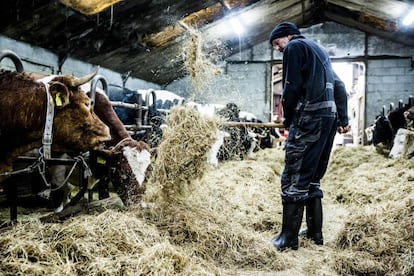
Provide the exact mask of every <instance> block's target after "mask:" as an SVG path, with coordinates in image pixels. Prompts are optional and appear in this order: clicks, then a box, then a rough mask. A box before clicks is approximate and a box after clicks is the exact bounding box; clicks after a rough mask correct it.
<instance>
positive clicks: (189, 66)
mask: <svg viewBox="0 0 414 276" xmlns="http://www.w3.org/2000/svg"><path fill="white" fill-rule="evenodd" d="M202 45H203V43H202V38H201V33H200V32H199V31H197V30H194V29H189V38H188V39H187V41H186V43H185V44H184V47H183V54H184V69H185V71H186V72H187V73H188V75H189V77H190V81H191V86H192V87H191V88H192V89H191V91H192V93H194V95H190V98H192V99H195V100H197V101H203V100H205V96H203V91H204V90H205V88H206V87H207V86H208V85H209V83H211V81H212V80H213V78H215V77H217V76H218V75H220V74H221V73H222V72H221V71H222V70H221V69H220V68H219V67H218V66H217V65H215V64H214V63H213V62H212V61H211V60H210V59H209V58H208V57H207V56H206V55H205V54H204V53H203V49H202Z"/></svg>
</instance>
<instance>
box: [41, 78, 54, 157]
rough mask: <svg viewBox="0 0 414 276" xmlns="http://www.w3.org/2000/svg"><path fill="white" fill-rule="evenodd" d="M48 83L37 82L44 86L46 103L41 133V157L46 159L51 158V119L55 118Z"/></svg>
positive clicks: (44, 80) (42, 80)
mask: <svg viewBox="0 0 414 276" xmlns="http://www.w3.org/2000/svg"><path fill="white" fill-rule="evenodd" d="M49 81H50V79H48V78H44V79H40V80H38V82H41V83H43V84H44V85H45V88H46V102H47V110H46V121H45V129H44V131H43V138H42V144H43V156H44V158H46V159H50V158H52V138H53V134H52V130H53V118H54V116H55V108H54V106H53V101H52V96H51V95H50V92H49Z"/></svg>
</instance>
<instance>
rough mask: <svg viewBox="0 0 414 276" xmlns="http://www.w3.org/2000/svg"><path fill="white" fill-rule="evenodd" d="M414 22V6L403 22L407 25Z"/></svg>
mask: <svg viewBox="0 0 414 276" xmlns="http://www.w3.org/2000/svg"><path fill="white" fill-rule="evenodd" d="M413 22H414V8H413V9H412V10H411V11H410V12H409V13H408V14H407V15H406V16H405V17H404V19H403V21H402V23H403V25H405V26H408V25H411V24H412V23H413Z"/></svg>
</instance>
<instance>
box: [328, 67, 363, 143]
mask: <svg viewBox="0 0 414 276" xmlns="http://www.w3.org/2000/svg"><path fill="white" fill-rule="evenodd" d="M332 67H333V69H334V70H335V72H336V74H337V75H338V76H339V77H340V78H341V80H342V81H343V82H344V83H345V87H346V91H347V92H348V116H349V125H350V126H351V131H350V132H348V133H346V134H337V135H336V137H335V144H336V145H349V144H353V145H362V144H364V133H365V131H364V129H365V125H364V122H365V68H366V66H365V64H364V63H363V62H336V61H333V62H332Z"/></svg>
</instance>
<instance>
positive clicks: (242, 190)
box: [0, 110, 414, 275]
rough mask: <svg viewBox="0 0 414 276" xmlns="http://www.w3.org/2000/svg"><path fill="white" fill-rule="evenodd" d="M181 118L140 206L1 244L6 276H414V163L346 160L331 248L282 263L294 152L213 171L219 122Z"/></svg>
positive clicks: (336, 167)
mask: <svg viewBox="0 0 414 276" xmlns="http://www.w3.org/2000/svg"><path fill="white" fill-rule="evenodd" d="M176 111H177V113H175V111H174V112H173V113H172V114H171V117H170V118H169V119H170V120H172V121H171V122H170V123H171V127H170V130H169V132H168V134H166V135H165V138H164V139H165V140H164V141H163V142H162V146H161V147H160V149H159V152H158V158H157V160H156V161H155V164H154V175H153V176H152V177H151V179H150V181H149V183H148V191H147V194H146V195H145V197H144V199H143V200H144V201H143V202H141V204H140V205H136V206H131V207H130V208H129V209H127V210H123V211H116V210H106V211H104V212H102V213H95V214H88V215H79V216H76V217H73V218H70V219H69V220H66V221H64V222H62V223H41V222H39V220H38V219H37V218H36V217H33V218H29V219H25V220H21V222H20V223H18V224H17V225H15V226H14V227H13V228H10V229H3V230H2V231H1V233H0V256H1V263H0V274H2V275H16V274H30V275H43V274H48V275H286V274H287V273H288V274H289V275H412V274H413V273H414V262H413V260H414V229H413V225H414V215H413V214H414V192H413V181H414V176H413V173H412V168H413V166H414V163H413V161H412V160H411V159H409V160H407V159H399V160H390V159H387V158H385V157H383V156H382V155H379V154H378V153H376V152H375V150H373V149H372V148H370V147H344V148H338V149H336V150H335V151H334V153H333V156H332V159H331V164H330V167H329V170H328V173H327V175H326V177H325V179H324V183H323V184H322V186H323V188H324V191H325V198H324V210H325V213H324V215H325V217H324V235H325V245H324V246H316V245H314V244H313V243H311V242H309V241H307V240H305V239H303V238H301V239H300V243H301V244H300V248H299V250H298V251H287V252H283V253H280V252H277V251H275V250H274V249H273V247H272V246H271V244H270V240H271V238H272V237H273V236H274V235H276V234H277V233H278V232H279V231H280V227H281V209H282V208H281V201H280V196H279V192H280V188H279V179H280V173H281V171H282V169H283V157H284V153H283V150H281V149H277V148H274V149H266V150H262V151H259V152H257V153H256V154H255V155H254V156H253V157H252V158H250V159H245V160H243V161H228V162H224V163H220V165H219V167H217V168H214V167H210V166H208V165H206V164H205V151H206V149H207V148H208V147H207V146H208V143H211V140H209V139H211V138H212V137H210V135H213V134H212V133H213V132H214V131H213V130H214V126H215V122H214V121H210V122H206V121H203V119H202V118H200V117H197V115H195V114H193V113H192V111H191V110H176ZM187 117H189V118H187ZM175 120H176V121H175ZM181 123H182V124H181ZM203 125H204V126H205V127H206V128H203V127H202V126H203ZM207 129H210V130H211V133H210V134H209V132H207ZM185 130H187V133H186V134H184V133H183V132H185ZM189 130H191V131H189ZM191 133H193V135H194V138H193V137H191V136H192V134H191ZM201 133H203V135H201ZM182 135H184V136H185V138H183V137H182ZM209 137H210V138H209ZM177 139H178V140H177ZM179 139H185V140H179ZM207 140H209V142H207ZM198 143H199V145H198ZM183 146H184V148H183ZM6 211H7V210H6Z"/></svg>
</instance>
